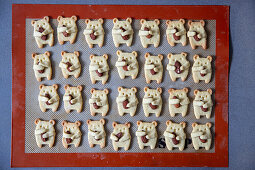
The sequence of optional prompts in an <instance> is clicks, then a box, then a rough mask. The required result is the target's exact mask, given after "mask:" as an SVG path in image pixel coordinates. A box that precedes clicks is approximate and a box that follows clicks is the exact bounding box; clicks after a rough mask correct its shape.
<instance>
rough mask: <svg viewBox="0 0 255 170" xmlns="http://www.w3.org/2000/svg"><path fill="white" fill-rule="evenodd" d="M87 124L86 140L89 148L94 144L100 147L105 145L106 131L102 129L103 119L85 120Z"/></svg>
mask: <svg viewBox="0 0 255 170" xmlns="http://www.w3.org/2000/svg"><path fill="white" fill-rule="evenodd" d="M87 124H88V141H89V146H90V147H91V148H93V147H94V145H100V148H104V147H105V140H106V133H105V130H104V124H105V120H104V119H100V120H98V121H97V120H94V121H92V120H87Z"/></svg>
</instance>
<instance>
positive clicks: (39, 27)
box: [32, 16, 52, 33]
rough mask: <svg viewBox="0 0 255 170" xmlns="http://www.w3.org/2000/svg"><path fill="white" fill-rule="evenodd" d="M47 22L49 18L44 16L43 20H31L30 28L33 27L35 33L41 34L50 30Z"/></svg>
mask: <svg viewBox="0 0 255 170" xmlns="http://www.w3.org/2000/svg"><path fill="white" fill-rule="evenodd" d="M49 21H50V19H49V17H48V16H45V17H44V18H43V19H40V20H37V21H35V20H33V21H32V26H33V27H34V30H35V31H37V32H40V33H42V32H43V31H45V30H52V28H51V25H50V23H49Z"/></svg>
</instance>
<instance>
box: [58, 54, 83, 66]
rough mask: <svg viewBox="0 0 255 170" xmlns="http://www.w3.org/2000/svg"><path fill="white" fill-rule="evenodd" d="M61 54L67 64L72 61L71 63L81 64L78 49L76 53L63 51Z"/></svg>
mask: <svg viewBox="0 0 255 170" xmlns="http://www.w3.org/2000/svg"><path fill="white" fill-rule="evenodd" d="M61 56H62V62H63V63H66V64H67V63H70V64H71V65H77V64H80V61H79V52H78V51H75V52H74V53H67V52H65V51H62V52H61ZM67 65H69V64H67ZM69 67H70V66H69ZM68 71H69V69H68Z"/></svg>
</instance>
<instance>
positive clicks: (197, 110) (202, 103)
mask: <svg viewBox="0 0 255 170" xmlns="http://www.w3.org/2000/svg"><path fill="white" fill-rule="evenodd" d="M194 95H195V99H194V101H193V107H194V114H195V117H196V119H200V116H206V118H207V119H209V118H210V117H211V113H212V106H213V102H212V89H207V91H199V90H195V91H194Z"/></svg>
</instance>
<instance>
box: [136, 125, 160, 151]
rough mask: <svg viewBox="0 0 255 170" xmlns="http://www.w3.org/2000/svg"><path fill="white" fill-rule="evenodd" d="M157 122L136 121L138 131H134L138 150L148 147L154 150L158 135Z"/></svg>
mask: <svg viewBox="0 0 255 170" xmlns="http://www.w3.org/2000/svg"><path fill="white" fill-rule="evenodd" d="M157 125H158V124H157V122H156V121H153V122H142V121H137V126H138V130H137V131H136V133H135V134H136V136H137V141H138V145H139V148H140V149H143V148H144V146H150V148H151V149H154V148H155V146H156V143H157V138H158V133H157V129H156V126H157Z"/></svg>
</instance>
